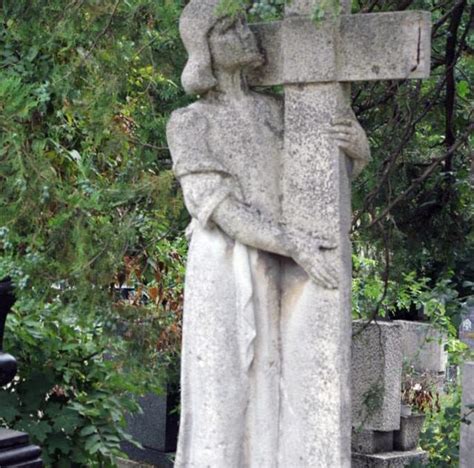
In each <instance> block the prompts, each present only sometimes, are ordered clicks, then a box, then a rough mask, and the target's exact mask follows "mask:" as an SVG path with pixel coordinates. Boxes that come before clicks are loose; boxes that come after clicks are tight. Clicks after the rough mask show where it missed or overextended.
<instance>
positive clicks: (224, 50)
mask: <svg viewBox="0 0 474 468" xmlns="http://www.w3.org/2000/svg"><path fill="white" fill-rule="evenodd" d="M220 3H221V0H191V1H190V3H189V4H188V5H187V6H186V8H185V9H184V10H183V13H182V14H181V18H180V22H179V30H180V34H181V38H182V40H183V43H184V46H185V48H186V51H187V52H188V62H187V63H186V66H185V68H184V70H183V74H182V75H181V82H182V84H183V87H184V90H185V91H186V92H187V93H188V94H204V93H206V92H207V91H209V90H211V89H213V88H214V87H215V86H216V85H217V80H216V77H215V76H214V73H213V66H214V67H219V66H220V67H224V68H225V67H227V68H232V66H234V67H238V68H243V67H249V66H258V65H260V64H261V63H262V56H261V54H260V53H259V51H258V48H257V44H256V40H255V37H254V36H253V34H252V32H251V31H250V29H249V28H248V26H247V23H246V22H245V20H244V18H243V17H241V16H238V17H235V18H231V17H228V16H225V15H220V16H219V15H218V14H217V10H218V5H219V4H220Z"/></svg>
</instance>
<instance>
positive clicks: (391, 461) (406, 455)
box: [352, 450, 428, 468]
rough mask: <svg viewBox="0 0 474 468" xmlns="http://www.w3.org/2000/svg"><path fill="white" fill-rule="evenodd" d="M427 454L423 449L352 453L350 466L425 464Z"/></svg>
mask: <svg viewBox="0 0 474 468" xmlns="http://www.w3.org/2000/svg"><path fill="white" fill-rule="evenodd" d="M427 461H428V454H427V453H426V452H425V451H423V450H411V451H409V452H386V453H377V454H374V455H363V454H360V453H353V454H352V468H402V467H405V466H409V465H410V464H412V463H417V464H422V465H424V464H426V462H427Z"/></svg>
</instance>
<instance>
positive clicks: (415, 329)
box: [396, 320, 448, 373]
mask: <svg viewBox="0 0 474 468" xmlns="http://www.w3.org/2000/svg"><path fill="white" fill-rule="evenodd" d="M396 323H398V324H400V325H401V327H402V349H403V358H404V359H405V360H406V361H407V362H408V364H410V365H411V366H413V367H414V368H415V370H417V371H419V372H425V371H429V372H436V373H439V372H443V373H444V372H446V366H447V364H448V353H447V352H446V351H445V349H444V345H445V344H446V340H447V338H446V336H445V335H443V334H442V333H441V332H440V331H439V330H437V329H436V328H435V327H434V326H433V325H431V324H429V323H423V322H409V321H406V320H397V321H396Z"/></svg>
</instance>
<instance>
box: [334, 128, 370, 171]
mask: <svg viewBox="0 0 474 468" xmlns="http://www.w3.org/2000/svg"><path fill="white" fill-rule="evenodd" d="M328 132H329V134H330V135H331V136H332V138H333V139H334V141H335V142H336V144H337V145H338V146H339V148H341V149H342V150H343V151H344V152H345V153H346V154H347V156H349V157H350V158H352V159H354V160H355V162H357V163H359V164H360V163H363V164H365V163H366V162H367V161H368V160H369V158H370V147H369V142H368V140H367V135H366V134H365V132H364V129H363V128H362V127H361V125H360V124H359V122H358V121H357V120H355V119H337V120H334V121H333V122H332V125H331V127H330V128H329V130H328Z"/></svg>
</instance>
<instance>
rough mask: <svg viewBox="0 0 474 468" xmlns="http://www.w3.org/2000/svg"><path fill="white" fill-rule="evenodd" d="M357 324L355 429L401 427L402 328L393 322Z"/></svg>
mask: <svg viewBox="0 0 474 468" xmlns="http://www.w3.org/2000/svg"><path fill="white" fill-rule="evenodd" d="M364 327H366V323H365V322H364V321H355V322H354V323H353V327H352V331H353V339H352V426H353V427H354V428H355V429H356V430H358V429H360V428H362V429H365V430H373V431H394V430H398V429H399V428H400V392H401V374H402V348H401V327H400V325H398V324H397V323H393V322H377V323H371V324H369V325H368V326H367V327H366V328H364Z"/></svg>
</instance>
